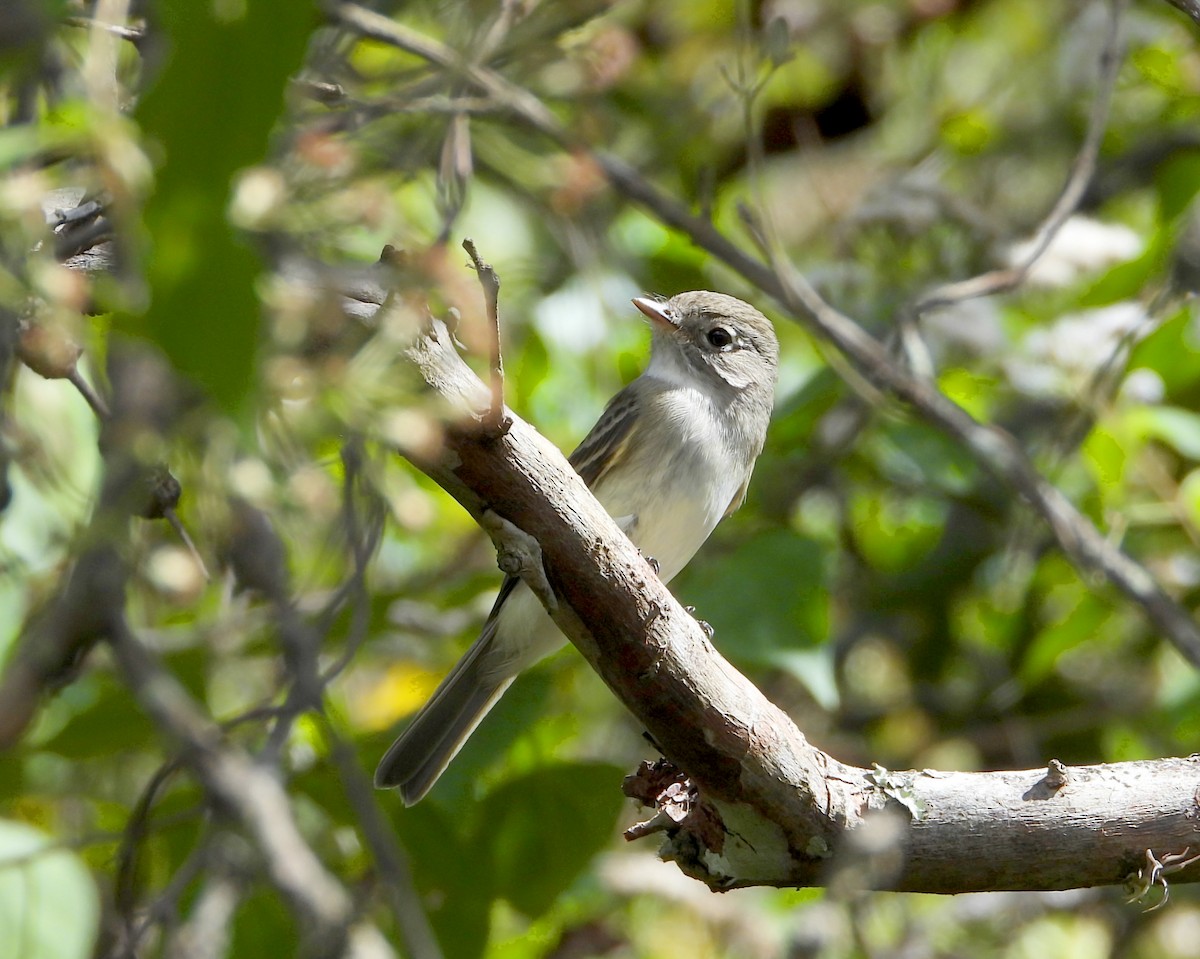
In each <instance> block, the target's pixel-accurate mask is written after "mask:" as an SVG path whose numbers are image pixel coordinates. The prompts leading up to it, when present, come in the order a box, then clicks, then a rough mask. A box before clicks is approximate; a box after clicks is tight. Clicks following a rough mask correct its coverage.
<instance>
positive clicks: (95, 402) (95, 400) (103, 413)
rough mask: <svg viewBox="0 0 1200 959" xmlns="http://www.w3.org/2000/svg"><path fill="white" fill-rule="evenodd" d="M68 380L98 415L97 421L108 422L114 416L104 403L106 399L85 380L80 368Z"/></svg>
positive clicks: (74, 370)
mask: <svg viewBox="0 0 1200 959" xmlns="http://www.w3.org/2000/svg"><path fill="white" fill-rule="evenodd" d="M66 379H67V382H68V383H70V384H71V385H72V386H73V387H75V389H76V390H78V391H79V395H80V396H82V397H83V398H84V399H85V400H87V405H88V406H90V407H91V408H92V412H93V413H95V414H96V418H97V419H99V420H106V419H108V418H109V417H110V416H111V415H112V414H111V413H110V412H109V409H108V404H107V403H106V402H104V397H102V396H101V395H100V394H99V393H98V392H97V391H96V389H95V388H94V387H93V386H92V384H91V383H89V382H88V381H87V380H86V379H85V378H84V375H83V374H82V373H80V372H79V367H78V366H77V367H75V368H74V369H73V370H71V372H70V373H69V374H67V378H66Z"/></svg>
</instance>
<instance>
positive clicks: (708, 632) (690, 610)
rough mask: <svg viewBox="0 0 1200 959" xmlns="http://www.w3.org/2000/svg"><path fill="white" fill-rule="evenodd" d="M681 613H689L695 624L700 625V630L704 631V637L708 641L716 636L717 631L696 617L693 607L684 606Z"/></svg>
mask: <svg viewBox="0 0 1200 959" xmlns="http://www.w3.org/2000/svg"><path fill="white" fill-rule="evenodd" d="M683 611H684V612H685V613H690V614H691V616H692V618H693V619H694V620H695V621H696V622H697V623H699V624H700V628H701V629H702V630H704V635H705V636H707V637H708V639H709V640H712V638H713V637H714V636H716V635H717V631H716V630H715V629H713V628H712V626H711V625H710V624H709V623H707V622H705V621H704V620H702V619H701V618H700V617H699V616H697V615H696V607H695V606H685V607H683Z"/></svg>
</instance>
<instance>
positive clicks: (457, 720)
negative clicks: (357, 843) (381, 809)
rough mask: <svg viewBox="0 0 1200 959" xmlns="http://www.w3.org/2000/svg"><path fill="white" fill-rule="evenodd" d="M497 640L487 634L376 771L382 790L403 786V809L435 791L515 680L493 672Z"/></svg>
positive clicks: (387, 753)
mask: <svg viewBox="0 0 1200 959" xmlns="http://www.w3.org/2000/svg"><path fill="white" fill-rule="evenodd" d="M494 635H495V633H494V630H485V631H484V634H483V635H482V636H480V637H479V639H477V640H476V641H475V643H474V645H473V646H471V648H470V649H469V650H467V652H466V654H465V655H464V656H463V658H462V659H460V660H459V661H458V663H457V664H456V665H455V667H454V668H453V669H452V670H451V671H450V674H449V675H448V676H447V677H446V678H445V679H444V680H442V684H441V685H440V686H438V688H437V691H436V692H435V693H434V694H433V697H432V698H431V699H430V700H429V702H427V703H426V704H425V705H424V706H423V707H422V708H421V710H420V711H419V712H418V713H417V715H416V716H415V717H413V720H412V722H410V723H409V724H408V727H407V728H406V729H405V730H404V732H403V733H401V734H400V738H399V739H397V740H396V741H395V742H394V743H392V745H391V748H390V749H388V751H387V752H386V753H385V754H384V757H383V759H381V760H380V761H379V767H378V768H377V769H376V770H375V786H376V788H377V789H390V788H393V787H398V788H399V790H400V798H401V799H403V800H404V805H406V806H411V805H413V803H415V802H417V801H418V800H419V799H421V797H422V796H424V795H425V794H426V793H427V792H429V790H430V789H431V788H433V784H434V783H436V782H437V781H438V777H439V776H441V774H442V773H443V772H444V771H445V769H446V767H447V766H448V765H450V761H451V760H452V759H453V758H454V757H455V756H456V755H458V751H459V750H460V749H462V747H463V744H464V743H465V742H466V741H467V739H468V738H469V737H470V735H471V733H473V732H474V731H475V727H476V726H478V725H479V723H480V721H481V720H482V719H483V717H484V716H486V715H487V714H488V710H490V709H491V708H492V707H493V706H494V705H495V704H496V701H497V700H498V699H499V698H500V697H501V696H502V695H503V694H504V691H505V690H506V689H508V687H509V686H510V685H511V684H512V681H513V679H514V678H515V674H513V675H507V676H503V675H502V676H497V675H495V673H496V670H495V667H494V665H491V666H490V668H489V663H488V655H487V653H488V650H489V648H490V647H491V645H492V639H493V637H494Z"/></svg>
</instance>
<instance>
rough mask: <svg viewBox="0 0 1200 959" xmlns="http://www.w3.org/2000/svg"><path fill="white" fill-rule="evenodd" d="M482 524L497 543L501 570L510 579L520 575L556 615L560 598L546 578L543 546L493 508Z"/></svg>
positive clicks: (497, 560) (484, 513) (482, 518)
mask: <svg viewBox="0 0 1200 959" xmlns="http://www.w3.org/2000/svg"><path fill="white" fill-rule="evenodd" d="M479 522H480V525H481V526H483V529H484V532H486V533H487V534H488V535H489V536H490V537H491V538H492V542H493V543H495V544H496V553H497V557H496V562H497V563H498V564H499V566H500V569H501V570H503V571H504V572H505V573H507V574H508V575H509V576H520V577H521V579H523V580H524V581H525V585H527V586H528V587H529V588H530V589H532V590H533V592H534V595H535V596H537V598H538V599H539V600H541V602H542V605H543V606H545V607H546V609H548V610H549V611H550V612H554V610H556V609H557V608H558V597H556V596H555V595H554V590H553V589H551V588H550V580H548V579H547V578H546V569H545V567H544V566H543V565H542V547H541V546H540V545H538V541H537V540H536V539H534V538H533V537H532V536H530V535H529V534H528V533H526V532H525V531H524V530H523V529H519V528H518V527H516V526H514V525H513V524H512V523H510V522H509V521H508V520H506V519H505V518H504V517H503V516H501V515H500V514H499V513H494V512H492V511H491V510H490V509H489V510H485V511H484V512H483V515H482V516H480V517H479Z"/></svg>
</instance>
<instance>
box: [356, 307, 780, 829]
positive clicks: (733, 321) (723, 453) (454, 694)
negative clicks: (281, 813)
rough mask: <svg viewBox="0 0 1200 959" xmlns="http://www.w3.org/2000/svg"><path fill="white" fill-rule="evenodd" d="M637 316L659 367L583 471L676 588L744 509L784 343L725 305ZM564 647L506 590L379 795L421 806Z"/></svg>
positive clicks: (596, 439) (550, 627) (582, 460)
mask: <svg viewBox="0 0 1200 959" xmlns="http://www.w3.org/2000/svg"><path fill="white" fill-rule="evenodd" d="M633 304H634V306H636V307H637V308H638V309H639V310H641V311H642V312H643V313H644V314H646V316H647V317H649V318H650V321H651V329H652V331H653V338H652V342H651V348H650V363H649V365H647V367H646V369H645V371H643V373H642V375H641V376H639V377H638V378H637V379H635V380H634V381H633V382H632V383H630V384H629V385H628V386H627V387H625V388H624V389H623V390H621V392H619V393H618V394H617V395H616V396H614V397H613V398H612V400H610V401H609V403H608V406H606V407H605V409H604V412H603V413H602V414H601V416H600V419H599V420H598V421H597V422H596V425H595V426H593V427H592V429H591V432H590V433H588V435H587V436H586V437H585V438H584V440H583V442H582V443H580V444H579V448H578V449H576V450H575V452H574V453H572V454H571V458H570V459H571V465H572V466H573V467H575V470H576V471H577V472H578V473H579V475H580V476H581V477H583V480H584V482H585V483H587V485H588V486H589V487H590V489H591V491H592V493H593V494H594V495H595V497H596V499H597V500H599V501H600V504H601V505H602V506H603V507H604V508H605V509H606V510H608V513H609V515H611V516H612V517H613V518H614V519H615V520H616V521H617V525H619V526H620V527H621V529H622V530H623V531H624V532H625V534H626V535H627V536H628V537H629V538H630V539H631V540H632V541H633V543H634V545H635V546H637V547H638V549H640V550H641V552H642V555H644V556H647V557H653V559H654V560H656V561H657V563H658V575H659V577H660V578H661V579H662V581H663V582H664V583H665V582H668V581H670V579H671V578H672V577H673V576H674V575H675V574H676V573H678V572H679V571H680V570H681V569H683V567H684V566H685V565H687V562H688V560H690V559H691V558H692V556H693V555H695V553H696V550H698V549H699V548H700V546H701V545H702V544H703V543H704V541H705V540H706V539H708V535H709V534H710V533H711V532H712V531H713V528H714V527H715V526H716V525H717V523H719V522H720V521H721V520H722V519H724V518H725V517H726V516H728V515H729V514H730V513H732V512H733V511H734V510H735V509H737V508H738V507H739V506H740V505H741V504H742V500H743V499H745V496H746V486H747V484H748V483H749V482H750V473H751V471H752V470H753V469H754V461H755V459H757V458H758V454H759V453H760V452H761V451H762V447H763V440H764V439H765V437H766V432H767V422H768V420H769V419H770V417H771V406H772V403H773V400H774V393H775V380H776V376H777V373H778V366H779V342H778V340H776V338H775V330H774V328H773V327H772V326H771V321H770V320H768V319H767V318H766V317H765V316H763V315H762V314H761V313H760V312H758V310H756V309H755V308H754V307H752V306H750V305H749V304H747V303H743V302H742V301H741V300H738V299H735V298H734V297H732V296H726V295H725V294H723V293H709V292H707V291H699V292H694V293H680V294H679V295H678V296H674V297H672V298H671V299H669V300H665V301H660V300H656V299H650V298H647V297H637V298H636V299H634V301H633ZM565 642H566V638H565V637H564V636H563V634H562V633H561V632H559V630H558V627H557V626H555V625H554V622H553V620H551V619H550V616H549V614H548V613H547V612H546V611H545V610H544V609H543V608H542V605H541V603H539V602H538V600H537V598H536V597H535V596H534V595H533V592H532V591H531V590H530V589H529V587H528V586H526V585H525V584H524V583H523V582H521V580H520V579H519V578H518V577H515V576H509V577H508V578H507V579H505V581H504V584H503V586H501V587H500V595H499V596H497V597H496V603H495V605H494V606H493V607H492V611H491V613H490V614H489V616H488V618H487V622H486V623H484V626H483V631H482V632H481V634H480V636H479V638H478V639H477V640H476V641H475V644H474V645H473V646H471V648H470V649H469V650H467V652H466V654H465V655H464V656H463V658H462V659H460V660H459V661H458V663H457V665H455V667H454V668H453V669H452V670H451V671H450V674H449V675H448V676H447V677H446V678H445V679H444V680H443V681H442V684H441V685H440V686H439V687H438V688H437V691H436V692H435V693H434V694H433V697H432V698H431V699H430V700H429V702H428V703H426V704H425V706H424V707H422V709H421V710H420V712H418V713H417V714H416V716H415V717H414V718H413V720H412V721H411V722H410V723H409V725H408V727H407V728H406V729H405V730H404V732H403V733H401V735H400V738H399V739H397V740H396V741H395V742H394V743H393V744H392V746H391V748H390V749H389V750H388V751H387V753H386V755H384V757H383V759H382V760H381V761H380V763H379V768H378V769H377V770H376V771H375V785H376V786H377V787H378V788H380V789H386V788H390V787H399V789H400V795H401V797H402V798H403V800H404V803H405V805H408V806H411V805H412V804H413V803H415V802H417V801H418V800H419V799H420V798H421V797H422V796H424V795H425V794H426V793H427V792H428V791H429V790H430V788H431V787H432V786H433V784H434V783H435V782H437V779H438V777H439V776H440V775H441V774H442V772H443V771H444V770H445V768H446V766H447V765H448V764H449V763H450V760H452V759H453V758H454V756H455V755H456V754H457V753H458V751H459V749H461V748H462V745H463V743H465V742H466V741H467V737H468V736H470V735H471V733H472V732H473V731H474V730H475V727H476V726H478V725H479V722H480V720H482V719H483V717H484V716H485V715H487V712H488V710H489V709H491V708H492V706H493V705H495V703H496V701H497V700H498V699H499V698H500V696H501V695H503V693H504V691H505V690H506V689H507V688H508V687H509V685H510V684H511V683H512V681H513V680H514V679H515V678H516V677H517V674H518V673H519V672H520V671H521V670H523V669H525V668H527V667H529V666H531V665H533V664H534V663H535V662H537V661H538V660H539V659H541V658H542V657H543V656H546V655H548V654H549V653H551V652H553V651H554V650H556V649H558V648H559V647H560V646H561V645H562V644H563V643H565Z"/></svg>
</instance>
